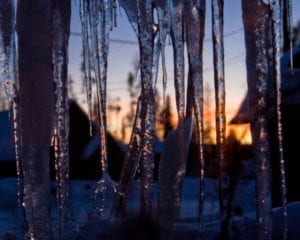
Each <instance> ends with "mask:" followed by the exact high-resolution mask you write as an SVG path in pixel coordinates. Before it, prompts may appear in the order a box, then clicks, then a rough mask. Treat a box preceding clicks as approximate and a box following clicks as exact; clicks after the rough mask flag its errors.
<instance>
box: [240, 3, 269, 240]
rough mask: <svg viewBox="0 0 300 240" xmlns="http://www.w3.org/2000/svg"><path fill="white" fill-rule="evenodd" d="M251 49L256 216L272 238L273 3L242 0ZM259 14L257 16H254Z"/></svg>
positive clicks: (265, 235)
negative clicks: (269, 108)
mask: <svg viewBox="0 0 300 240" xmlns="http://www.w3.org/2000/svg"><path fill="white" fill-rule="evenodd" d="M242 9H243V22H244V29H245V41H246V47H247V48H246V50H247V58H246V65H247V83H248V92H249V107H250V111H249V115H250V126H251V134H252V141H253V157H254V161H255V162H256V163H255V170H256V219H257V223H258V236H257V238H258V239H260V240H263V239H264V240H266V239H272V196H271V179H272V170H271V162H270V146H269V141H268V139H269V136H268V131H267V127H268V122H267V111H266V108H267V92H268V91H269V89H268V88H267V87H268V77H269V56H268V51H267V49H268V46H269V31H270V29H269V25H270V18H269V10H270V9H269V6H268V5H266V4H265V3H263V2H262V1H261V0H255V1H248V0H243V1H242ZM254 14H255V17H253V16H254Z"/></svg>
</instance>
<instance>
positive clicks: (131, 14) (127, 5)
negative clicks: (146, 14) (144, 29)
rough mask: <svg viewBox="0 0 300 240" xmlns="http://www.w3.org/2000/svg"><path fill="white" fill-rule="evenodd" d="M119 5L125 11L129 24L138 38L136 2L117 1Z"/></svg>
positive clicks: (135, 0)
mask: <svg viewBox="0 0 300 240" xmlns="http://www.w3.org/2000/svg"><path fill="white" fill-rule="evenodd" d="M119 3H120V5H121V6H122V8H123V9H124V10H125V12H126V15H127V17H128V20H129V22H130V24H131V26H132V28H133V30H134V31H135V33H136V35H137V36H138V16H137V4H136V3H137V0H119Z"/></svg>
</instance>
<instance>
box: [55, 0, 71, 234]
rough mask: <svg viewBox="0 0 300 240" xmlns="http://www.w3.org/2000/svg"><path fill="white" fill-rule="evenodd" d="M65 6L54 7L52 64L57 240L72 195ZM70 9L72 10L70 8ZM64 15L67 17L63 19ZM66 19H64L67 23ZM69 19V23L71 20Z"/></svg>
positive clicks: (56, 5) (67, 25)
mask: <svg viewBox="0 0 300 240" xmlns="http://www.w3.org/2000/svg"><path fill="white" fill-rule="evenodd" d="M64 7H65V5H64V4H62V3H60V4H58V3H57V4H53V7H52V11H53V12H52V21H53V44H52V64H53V81H54V83H55V100H56V103H55V116H56V126H55V127H56V138H57V139H56V142H57V146H56V149H55V153H56V154H55V155H56V156H55V158H56V166H55V167H56V182H57V183H56V184H57V194H56V197H57V203H58V222H59V226H58V229H59V230H58V231H59V232H58V234H59V235H58V238H59V239H63V238H64V229H65V217H66V205H67V200H68V192H69V189H68V188H69V183H68V180H69V108H68V97H67V83H66V81H67V52H66V51H67V43H68V37H69V24H70V20H69V19H70V15H68V14H67V13H65V10H66V9H65V8H64ZM69 7H70V6H69ZM63 14H66V15H65V16H63ZM64 18H65V19H64ZM68 18H69V19H68Z"/></svg>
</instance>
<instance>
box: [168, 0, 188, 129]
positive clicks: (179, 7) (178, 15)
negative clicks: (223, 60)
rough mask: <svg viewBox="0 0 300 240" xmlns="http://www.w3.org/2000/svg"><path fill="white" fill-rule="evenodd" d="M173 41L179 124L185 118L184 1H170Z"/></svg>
mask: <svg viewBox="0 0 300 240" xmlns="http://www.w3.org/2000/svg"><path fill="white" fill-rule="evenodd" d="M168 3H169V11H170V24H171V31H170V35H171V39H172V44H173V53H174V76H175V82H174V85H175V95H176V107H177V112H178V121H179V123H180V122H181V121H182V120H183V118H184V117H185V94H184V92H185V89H184V34H183V0H174V1H169V2H168Z"/></svg>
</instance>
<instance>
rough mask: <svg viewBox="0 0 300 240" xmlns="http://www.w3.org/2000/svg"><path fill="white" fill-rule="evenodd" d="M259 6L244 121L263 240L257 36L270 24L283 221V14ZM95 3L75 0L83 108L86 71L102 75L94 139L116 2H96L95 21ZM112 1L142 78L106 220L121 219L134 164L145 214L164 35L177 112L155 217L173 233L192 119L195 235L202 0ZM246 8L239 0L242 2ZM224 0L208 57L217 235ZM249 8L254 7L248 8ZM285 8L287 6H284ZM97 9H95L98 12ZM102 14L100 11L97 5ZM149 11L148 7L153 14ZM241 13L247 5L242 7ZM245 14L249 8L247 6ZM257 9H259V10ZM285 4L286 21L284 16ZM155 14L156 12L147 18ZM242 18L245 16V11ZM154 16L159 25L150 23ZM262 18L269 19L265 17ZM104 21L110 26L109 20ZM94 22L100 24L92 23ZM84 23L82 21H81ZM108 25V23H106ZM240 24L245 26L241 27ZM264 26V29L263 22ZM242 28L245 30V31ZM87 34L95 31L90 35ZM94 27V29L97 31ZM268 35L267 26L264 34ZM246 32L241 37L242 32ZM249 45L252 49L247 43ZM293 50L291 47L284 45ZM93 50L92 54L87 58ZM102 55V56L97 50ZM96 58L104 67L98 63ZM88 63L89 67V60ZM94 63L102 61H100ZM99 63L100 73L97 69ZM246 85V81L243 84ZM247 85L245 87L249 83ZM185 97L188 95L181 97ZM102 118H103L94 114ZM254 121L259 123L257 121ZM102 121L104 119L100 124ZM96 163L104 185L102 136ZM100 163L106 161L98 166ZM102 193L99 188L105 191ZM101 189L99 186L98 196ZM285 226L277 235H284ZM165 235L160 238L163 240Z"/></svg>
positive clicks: (267, 197)
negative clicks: (249, 105)
mask: <svg viewBox="0 0 300 240" xmlns="http://www.w3.org/2000/svg"><path fill="white" fill-rule="evenodd" d="M256 3H257V4H258V5H259V4H260V5H264V6H265V5H267V7H268V8H269V10H271V16H270V17H269V16H268V14H266V12H262V14H258V17H257V19H258V22H259V24H257V29H254V30H253V29H252V31H254V34H255V36H256V40H255V41H256V42H255V48H256V49H257V51H258V54H257V56H256V57H255V61H257V63H256V69H255V72H256V73H258V76H259V77H258V84H256V86H257V89H255V90H254V91H255V92H258V93H259V94H258V96H257V99H256V100H255V102H254V103H253V104H254V105H256V106H257V109H259V110H258V111H257V112H256V113H255V114H256V115H255V116H254V119H255V118H256V120H257V119H258V121H256V122H254V121H252V122H251V125H252V127H251V129H252V134H253V139H254V149H257V150H258V151H257V152H256V153H255V157H256V159H257V161H256V162H257V166H258V167H257V175H258V177H257V213H258V221H259V231H258V233H259V238H260V239H270V238H271V234H272V221H271V215H270V211H271V193H270V188H271V187H270V181H271V166H270V159H269V154H268V151H269V149H268V148H269V146H268V140H267V133H266V131H267V129H266V116H265V115H264V114H263V112H264V110H263V109H264V108H265V107H266V106H265V104H264V102H265V101H266V99H265V98H266V91H267V89H266V86H267V80H268V77H269V69H270V67H269V65H268V63H270V61H269V56H267V54H266V52H267V49H268V44H269V42H266V41H265V40H266V39H263V38H262V36H264V34H265V33H266V32H268V31H267V29H266V28H265V27H267V26H266V25H268V24H269V23H270V22H266V21H269V18H270V19H272V21H271V23H272V26H273V31H272V32H273V36H274V39H273V44H274V46H275V47H274V56H275V58H274V60H273V62H274V65H275V67H274V69H275V71H274V76H275V80H276V94H277V115H278V119H279V123H278V136H279V148H280V164H281V178H282V201H283V208H284V211H283V212H284V218H285V222H286V188H285V171H284V159H283V150H282V133H281V131H282V130H281V123H280V120H281V110H280V105H281V103H280V101H281V100H280V99H281V96H280V89H279V88H280V84H281V79H280V78H281V74H280V56H281V45H282V43H281V38H282V36H281V26H282V9H283V7H282V6H281V3H280V1H270V2H269V4H265V3H263V2H262V1H259V0H258V1H256ZM92 4H95V3H94V1H92V0H91V1H84V0H82V1H81V5H82V6H81V19H82V27H83V30H82V31H83V35H82V36H83V48H84V49H85V54H84V57H85V70H86V80H87V89H88V91H87V93H88V94H87V95H88V103H89V104H90V98H91V96H90V95H91V86H90V85H91V84H90V76H91V69H92V67H91V64H94V65H93V67H94V68H95V67H96V66H99V68H100V69H99V70H97V69H96V70H95V75H96V78H98V77H97V74H98V73H97V71H99V72H101V69H103V71H102V75H100V76H99V83H98V90H97V94H98V99H99V96H100V100H99V101H98V102H99V103H98V105H99V114H100V118H102V119H103V120H100V122H99V125H100V129H101V130H100V134H103V132H105V129H102V128H103V127H104V128H105V111H104V112H103V109H104V108H105V96H106V93H105V86H106V83H105V82H106V67H107V53H108V51H107V50H108V30H109V23H108V22H107V18H106V16H107V15H108V16H110V18H109V20H110V21H111V20H112V19H114V18H112V16H114V15H112V12H113V11H112V9H113V7H114V6H115V2H111V1H100V3H99V4H100V5H101V4H103V5H104V6H107V8H106V12H105V11H104V12H101V11H99V10H98V11H99V13H100V15H101V13H102V17H100V20H99V19H98V20H97V21H95V19H94V18H95V17H96V18H98V17H99V15H97V14H95V13H93V11H92V10H91V6H92ZM119 4H120V5H121V6H122V7H123V8H124V10H125V11H126V13H127V16H128V19H129V21H130V23H131V25H132V27H133V29H134V31H135V32H136V34H137V37H138V40H139V49H140V77H141V94H140V97H139V100H138V106H137V110H136V119H135V122H134V127H133V130H132V136H131V141H130V144H129V148H128V149H129V150H128V152H127V155H126V159H125V162H124V167H123V171H122V173H121V177H120V180H119V183H118V184H116V185H115V190H116V198H115V202H114V205H113V208H112V211H111V215H110V219H111V220H112V221H115V220H117V219H119V218H120V217H122V216H123V214H124V211H125V208H126V201H127V194H128V189H129V187H130V184H131V183H132V181H133V179H134V176H135V173H136V171H137V168H138V165H140V167H141V174H142V178H141V180H142V185H141V209H140V212H141V214H144V215H146V216H149V215H151V213H152V191H153V190H152V181H153V168H154V156H153V152H154V121H155V118H154V90H153V89H154V88H155V86H156V83H157V72H158V65H159V59H160V56H161V59H162V69H163V93H165V90H166V86H167V73H166V72H167V71H166V63H165V53H164V51H165V42H166V38H167V36H170V39H171V42H172V46H173V54H174V76H175V77H174V86H175V95H176V107H177V113H178V120H179V121H178V122H179V123H178V127H177V129H176V130H175V131H174V132H171V133H169V135H168V136H167V138H166V139H165V146H164V149H163V152H162V156H161V159H160V165H159V180H158V210H157V215H158V219H159V220H160V222H161V224H162V225H163V227H164V229H165V233H163V234H166V236H170V235H172V233H173V232H174V230H175V228H176V223H177V220H178V218H179V209H180V204H181V192H182V185H183V179H184V175H185V164H186V158H187V152H188V143H189V142H190V139H191V131H192V128H193V121H192V118H194V119H195V128H196V130H197V134H196V135H197V141H198V151H199V156H200V159H199V161H200V162H201V172H200V176H201V177H200V197H199V218H200V220H199V222H200V232H202V218H203V199H204V193H203V186H204V155H203V149H204V145H203V71H202V69H203V59H202V51H203V39H204V29H205V9H206V3H205V0H195V1H184V0H136V1H130V0H119ZM243 4H245V1H243ZM223 5H224V4H223V1H222V0H212V1H211V8H212V34H213V55H214V66H215V67H214V75H215V96H216V99H215V101H216V135H217V146H218V148H217V155H218V160H219V169H220V209H221V215H220V216H221V232H222V234H223V236H226V235H227V230H228V223H229V217H230V207H229V198H230V196H229V182H230V181H229V176H228V172H227V171H228V169H227V163H226V162H227V160H226V157H225V133H226V127H225V126H226V115H225V78H224V46H223V36H224V34H223V25H224V23H223ZM254 5H255V4H253V6H254ZM289 6H291V4H290V2H289ZM100 9H102V8H100ZM104 9H105V8H104ZM154 9H155V10H154ZM245 9H246V8H245ZM248 10H249V11H250V9H248ZM258 12H259V9H258ZM290 13H291V11H290V7H289V17H290ZM154 14H157V16H156V17H154ZM244 14H245V15H246V14H247V13H246V12H244ZM154 19H157V20H158V22H155V21H154ZM267 19H268V20H267ZM289 19H290V18H289ZM110 21H109V22H110ZM97 22H98V24H99V22H100V26H99V25H97ZM88 23H89V24H88ZM110 24H112V23H111V22H110ZM245 24H246V23H245ZM268 26H269V25H268ZM245 28H247V26H246V27H245ZM93 29H94V30H93ZM96 29H98V30H96ZM99 29H101V30H100V31H102V33H103V34H104V35H101V36H100V37H99V36H98V38H100V41H98V42H97V34H98V33H99ZM268 30H269V31H270V29H268ZM245 34H246V35H247V32H246V31H245ZM185 45H186V48H187V56H188V67H189V69H188V79H187V83H188V84H187V87H186V86H185V84H184V83H185V74H184V72H185V69H184V67H185V64H184V62H185V57H184V48H185ZM90 47H94V49H95V50H97V49H98V50H99V49H100V50H102V49H105V50H103V54H102V55H101V56H97V55H95V54H94V55H93V54H92V53H94V52H96V54H97V51H95V50H94V51H91V50H90ZM247 47H251V46H247ZM291 47H292V45H291ZM91 52H92V53H91ZM99 54H101V52H100V53H99ZM101 57H103V59H102V61H103V62H102V63H103V65H101V64H100V63H99V62H97V61H99V59H98V58H100V59H101ZM91 62H93V63H91ZM100 62H101V60H100ZM103 66H104V68H102V67H103ZM249 81H250V80H249ZM253 85H255V84H253V83H252V82H249V87H250V88H251V86H253ZM186 92H187V94H185V93H186ZM101 116H102V117H101ZM257 117H258V118H257ZM102 121H104V122H102ZM101 139H102V140H101V142H103V144H102V148H101V152H102V154H101V162H102V166H103V167H102V170H103V171H104V177H102V179H103V180H101V181H105V178H106V177H105V176H106V173H105V172H106V167H105V166H106V165H107V161H106V154H107V153H106V151H105V149H106V146H104V145H105V142H106V141H105V136H104V135H101ZM104 160H105V161H104ZM104 189H106V188H104ZM99 190H100V191H102V192H103V190H102V189H101V188H100V189H98V191H99ZM286 231H287V230H286V227H285V232H284V237H283V238H286V233H287V232H286ZM166 236H164V237H166Z"/></svg>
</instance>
